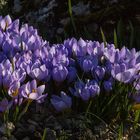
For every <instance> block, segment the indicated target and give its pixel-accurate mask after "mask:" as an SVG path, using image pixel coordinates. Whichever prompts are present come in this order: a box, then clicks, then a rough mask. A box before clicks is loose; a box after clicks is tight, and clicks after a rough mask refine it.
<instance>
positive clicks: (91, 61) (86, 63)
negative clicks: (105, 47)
mask: <svg viewBox="0 0 140 140" xmlns="http://www.w3.org/2000/svg"><path fill="white" fill-rule="evenodd" d="M97 65H98V59H97V57H96V56H87V57H86V58H85V59H83V62H82V69H83V70H84V71H85V72H89V71H90V70H91V68H96V67H97Z"/></svg>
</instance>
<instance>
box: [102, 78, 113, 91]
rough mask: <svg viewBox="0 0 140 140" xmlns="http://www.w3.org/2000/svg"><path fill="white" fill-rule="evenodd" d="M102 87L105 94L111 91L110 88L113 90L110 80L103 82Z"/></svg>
mask: <svg viewBox="0 0 140 140" xmlns="http://www.w3.org/2000/svg"><path fill="white" fill-rule="evenodd" d="M103 86H104V89H105V90H106V91H107V92H109V91H111V90H112V88H113V84H112V82H111V81H110V80H108V81H104V82H103Z"/></svg>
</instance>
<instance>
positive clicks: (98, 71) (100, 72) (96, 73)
mask: <svg viewBox="0 0 140 140" xmlns="http://www.w3.org/2000/svg"><path fill="white" fill-rule="evenodd" d="M92 75H93V77H95V78H97V79H99V80H102V79H103V78H104V75H105V68H103V67H100V66H97V67H96V68H95V69H92Z"/></svg>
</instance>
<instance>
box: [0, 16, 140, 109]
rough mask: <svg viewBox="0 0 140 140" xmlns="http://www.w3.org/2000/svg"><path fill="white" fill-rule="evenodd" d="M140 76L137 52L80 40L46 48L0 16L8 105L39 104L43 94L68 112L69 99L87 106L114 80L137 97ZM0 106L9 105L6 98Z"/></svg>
mask: <svg viewBox="0 0 140 140" xmlns="http://www.w3.org/2000/svg"><path fill="white" fill-rule="evenodd" d="M139 71H140V52H137V51H136V50H135V49H132V50H129V49H128V48H126V47H123V48H122V49H121V50H119V49H116V48H115V46H114V45H113V44H107V45H106V46H104V43H101V44H100V43H99V42H98V41H89V40H83V39H82V38H80V39H79V40H76V39H75V38H71V39H67V40H65V41H64V43H62V44H53V45H50V44H49V42H47V41H45V40H43V39H42V38H41V37H40V36H39V35H38V32H37V30H36V29H34V28H33V27H32V26H28V25H27V24H24V25H22V26H21V27H20V25H19V20H15V21H12V20H11V18H10V16H9V15H7V16H6V17H4V18H2V17H0V87H1V90H2V91H4V94H6V93H8V95H9V96H10V97H11V98H12V101H13V103H12V105H14V104H18V105H21V104H22V102H23V101H25V100H31V101H32V100H35V101H37V102H38V103H42V102H43V101H44V99H45V98H46V96H47V94H46V92H47V93H49V94H50V96H51V103H52V105H53V106H54V107H55V108H56V109H57V110H58V111H61V110H62V109H65V108H70V107H71V105H72V99H71V98H72V96H76V97H78V98H81V99H82V100H84V101H88V100H89V99H90V98H93V97H95V96H97V95H99V94H100V93H101V92H110V91H111V90H112V89H113V85H114V83H115V80H117V81H119V82H123V83H125V84H127V83H132V84H133V85H134V88H135V89H136V90H137V92H140V80H139V77H140V74H139ZM47 85H52V86H53V87H51V89H50V87H47ZM49 89H50V90H49ZM58 91H59V92H60V91H61V97H60V96H59V94H60V93H57V92H58ZM62 91H64V92H62ZM4 96H5V97H6V96H7V95H4ZM3 98H4V97H3ZM0 104H4V105H1V106H5V104H6V106H9V105H8V101H6V100H5V99H4V100H2V101H1V102H0ZM10 104H11V103H10ZM12 105H10V106H12ZM4 108H7V107H4ZM1 110H4V109H1Z"/></svg>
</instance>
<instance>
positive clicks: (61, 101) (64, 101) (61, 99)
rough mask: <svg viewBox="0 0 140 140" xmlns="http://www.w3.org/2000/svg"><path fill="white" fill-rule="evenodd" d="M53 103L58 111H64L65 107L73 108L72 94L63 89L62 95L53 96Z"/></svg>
mask: <svg viewBox="0 0 140 140" xmlns="http://www.w3.org/2000/svg"><path fill="white" fill-rule="evenodd" d="M51 103H52V105H53V106H54V108H55V109H56V110H57V111H63V110H64V109H67V108H71V105H72V100H71V97H70V96H68V95H66V93H65V92H63V91H62V92H61V95H60V96H56V95H53V96H52V98H51Z"/></svg>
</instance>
